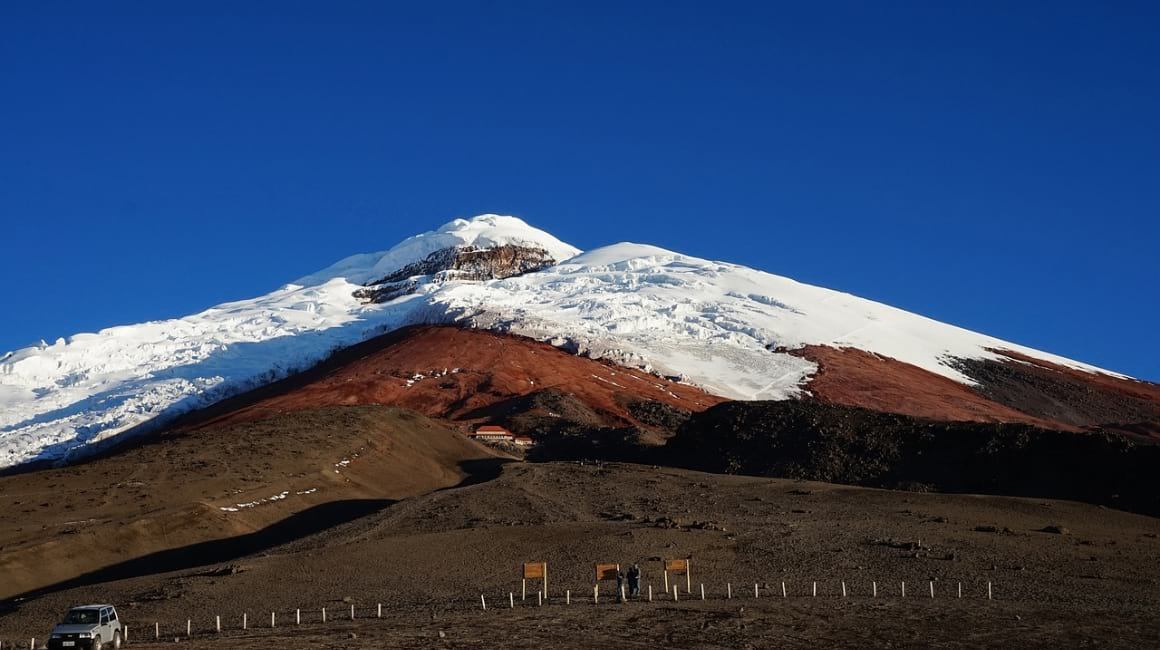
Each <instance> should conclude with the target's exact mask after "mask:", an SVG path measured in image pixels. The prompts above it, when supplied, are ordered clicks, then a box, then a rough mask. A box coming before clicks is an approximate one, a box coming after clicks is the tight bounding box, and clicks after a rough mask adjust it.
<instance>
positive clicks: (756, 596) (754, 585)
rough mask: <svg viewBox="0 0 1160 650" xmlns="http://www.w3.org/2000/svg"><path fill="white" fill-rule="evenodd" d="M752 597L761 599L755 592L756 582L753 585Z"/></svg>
mask: <svg viewBox="0 0 1160 650" xmlns="http://www.w3.org/2000/svg"><path fill="white" fill-rule="evenodd" d="M753 597H754V598H761V594H760V592H758V591H757V583H756V582H755V583H753Z"/></svg>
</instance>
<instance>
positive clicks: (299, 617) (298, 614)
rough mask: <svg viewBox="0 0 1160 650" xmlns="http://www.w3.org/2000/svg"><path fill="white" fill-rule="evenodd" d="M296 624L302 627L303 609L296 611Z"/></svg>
mask: <svg viewBox="0 0 1160 650" xmlns="http://www.w3.org/2000/svg"><path fill="white" fill-rule="evenodd" d="M294 624H295V625H302V608H298V609H296V610H294Z"/></svg>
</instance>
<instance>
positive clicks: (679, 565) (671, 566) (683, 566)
mask: <svg viewBox="0 0 1160 650" xmlns="http://www.w3.org/2000/svg"><path fill="white" fill-rule="evenodd" d="M691 564H692V562H690V561H689V560H665V571H664V574H665V591H668V590H669V572H672V573H684V574H685V593H687V594H691V593H693V572H692V571H691V570H690V569H689V566H690V565H691Z"/></svg>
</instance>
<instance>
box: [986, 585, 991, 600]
mask: <svg viewBox="0 0 1160 650" xmlns="http://www.w3.org/2000/svg"><path fill="white" fill-rule="evenodd" d="M987 600H991V582H990V581H989V580H988V581H987Z"/></svg>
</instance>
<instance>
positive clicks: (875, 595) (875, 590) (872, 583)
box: [870, 581, 878, 598]
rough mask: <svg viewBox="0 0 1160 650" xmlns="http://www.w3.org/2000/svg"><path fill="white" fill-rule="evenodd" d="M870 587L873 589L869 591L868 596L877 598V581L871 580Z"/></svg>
mask: <svg viewBox="0 0 1160 650" xmlns="http://www.w3.org/2000/svg"><path fill="white" fill-rule="evenodd" d="M870 587H871V588H872V589H873V591H872V592H870V597H871V598H877V597H878V581H874V582H871V583H870Z"/></svg>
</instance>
